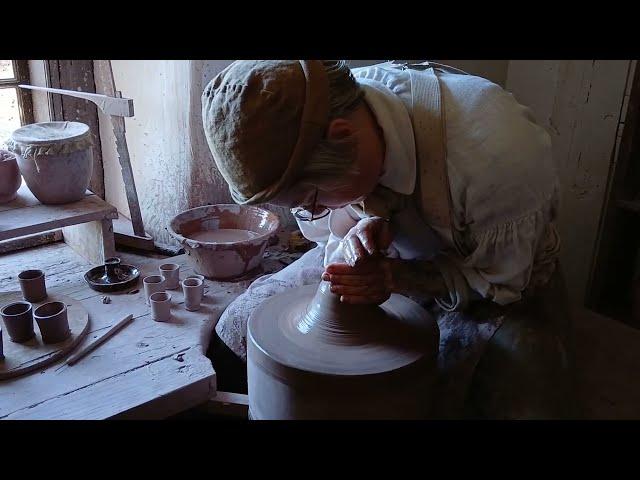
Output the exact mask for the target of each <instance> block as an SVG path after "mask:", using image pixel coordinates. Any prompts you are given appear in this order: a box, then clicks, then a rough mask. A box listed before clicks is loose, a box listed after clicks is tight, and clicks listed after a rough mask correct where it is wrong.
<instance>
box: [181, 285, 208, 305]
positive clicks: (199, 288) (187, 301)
mask: <svg viewBox="0 0 640 480" xmlns="http://www.w3.org/2000/svg"><path fill="white" fill-rule="evenodd" d="M182 291H183V292H184V306H185V308H186V309H187V310H189V311H190V312H194V311H196V310H200V302H202V293H203V283H202V280H200V279H199V278H187V279H185V280H183V281H182Z"/></svg>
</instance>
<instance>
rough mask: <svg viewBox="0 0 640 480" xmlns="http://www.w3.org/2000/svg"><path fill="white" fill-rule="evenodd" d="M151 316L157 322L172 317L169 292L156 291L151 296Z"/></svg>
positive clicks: (165, 320)
mask: <svg viewBox="0 0 640 480" xmlns="http://www.w3.org/2000/svg"><path fill="white" fill-rule="evenodd" d="M149 302H151V317H152V318H153V319H154V320H155V321H156V322H168V321H169V320H170V319H171V295H170V294H168V293H167V292H156V293H154V294H153V295H151V296H150V297H149Z"/></svg>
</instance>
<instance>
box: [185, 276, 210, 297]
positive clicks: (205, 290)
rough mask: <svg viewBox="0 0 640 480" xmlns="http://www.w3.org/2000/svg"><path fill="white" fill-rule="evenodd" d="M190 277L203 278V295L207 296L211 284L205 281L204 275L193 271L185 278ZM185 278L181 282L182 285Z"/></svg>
mask: <svg viewBox="0 0 640 480" xmlns="http://www.w3.org/2000/svg"><path fill="white" fill-rule="evenodd" d="M190 278H197V279H200V280H202V296H203V297H206V296H207V292H208V291H209V285H207V284H206V283H204V275H198V274H197V273H193V274H191V275H187V276H186V277H185V279H184V280H188V279H190ZM184 280H183V281H182V282H180V285H182V283H183V282H184Z"/></svg>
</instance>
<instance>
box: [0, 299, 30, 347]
mask: <svg viewBox="0 0 640 480" xmlns="http://www.w3.org/2000/svg"><path fill="white" fill-rule="evenodd" d="M0 313H1V314H2V320H3V321H4V326H5V329H6V331H7V333H8V334H9V338H10V339H11V341H12V342H16V343H23V342H26V341H27V340H31V339H32V338H33V337H34V335H35V332H34V331H33V307H32V306H31V304H30V303H29V302H14V303H10V304H9V305H7V306H5V307H3V308H2V310H0Z"/></svg>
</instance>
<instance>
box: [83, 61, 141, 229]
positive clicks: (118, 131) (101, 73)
mask: <svg viewBox="0 0 640 480" xmlns="http://www.w3.org/2000/svg"><path fill="white" fill-rule="evenodd" d="M94 69H95V75H96V88H97V89H98V90H99V93H103V94H105V95H108V96H116V97H117V96H120V92H118V91H117V90H116V88H115V80H114V78H113V70H112V68H111V61H110V60H95V61H94ZM110 120H111V124H112V127H113V133H114V135H115V137H116V149H117V152H118V160H119V161H120V168H121V170H122V179H123V181H124V188H125V192H126V194H127V203H128V205H129V214H130V216H131V224H132V226H133V233H134V234H135V235H136V236H138V237H146V236H147V234H146V232H145V230H144V223H143V221H142V213H141V212H140V202H139V200H138V191H137V189H136V182H135V179H134V177H133V168H132V167H131V159H130V158H129V149H128V147H127V137H126V135H125V131H126V129H125V122H124V118H123V117H114V116H112V117H110Z"/></svg>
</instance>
